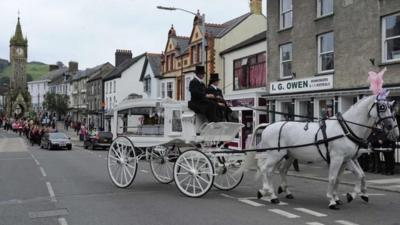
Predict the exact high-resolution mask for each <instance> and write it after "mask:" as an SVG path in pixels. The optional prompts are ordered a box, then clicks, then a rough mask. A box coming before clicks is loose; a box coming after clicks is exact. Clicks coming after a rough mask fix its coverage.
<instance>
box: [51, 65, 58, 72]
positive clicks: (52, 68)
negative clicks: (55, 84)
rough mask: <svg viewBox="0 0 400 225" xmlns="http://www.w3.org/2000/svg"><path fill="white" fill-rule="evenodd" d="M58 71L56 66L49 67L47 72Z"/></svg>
mask: <svg viewBox="0 0 400 225" xmlns="http://www.w3.org/2000/svg"><path fill="white" fill-rule="evenodd" d="M58 69H59V67H58V65H54V64H53V65H49V72H50V71H53V70H58Z"/></svg>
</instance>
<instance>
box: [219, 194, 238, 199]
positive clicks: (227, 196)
mask: <svg viewBox="0 0 400 225" xmlns="http://www.w3.org/2000/svg"><path fill="white" fill-rule="evenodd" d="M221 196H224V197H225V198H231V199H236V198H235V197H233V196H230V195H228V194H221Z"/></svg>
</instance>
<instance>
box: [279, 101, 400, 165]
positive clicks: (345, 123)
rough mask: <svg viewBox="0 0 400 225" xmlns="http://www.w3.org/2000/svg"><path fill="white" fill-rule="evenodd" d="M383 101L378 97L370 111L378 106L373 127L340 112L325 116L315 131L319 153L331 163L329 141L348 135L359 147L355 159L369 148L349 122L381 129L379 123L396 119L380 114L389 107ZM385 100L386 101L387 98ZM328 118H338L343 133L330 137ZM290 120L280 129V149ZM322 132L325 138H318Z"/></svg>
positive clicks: (306, 127) (372, 128)
mask: <svg viewBox="0 0 400 225" xmlns="http://www.w3.org/2000/svg"><path fill="white" fill-rule="evenodd" d="M382 101H383V100H379V99H377V100H376V101H375V102H374V104H373V105H372V106H371V108H370V109H369V111H368V116H370V113H371V110H372V109H373V108H374V106H376V107H375V108H376V110H377V115H378V120H377V121H375V124H374V126H372V127H371V126H367V125H363V124H359V123H355V122H351V121H347V120H345V119H344V118H343V116H342V114H341V113H340V112H338V113H336V119H334V118H332V119H328V118H326V117H324V118H323V119H321V120H320V121H319V128H318V130H317V132H316V133H315V142H314V143H313V144H312V145H315V146H316V147H317V149H318V153H319V154H320V156H321V157H322V158H323V159H324V160H325V161H326V162H327V163H328V164H329V163H330V153H329V142H330V141H333V140H336V139H339V138H343V137H347V138H348V139H349V140H351V141H352V142H353V143H355V144H356V145H357V146H358V147H357V151H356V153H355V154H354V156H353V159H355V158H356V157H357V155H358V153H359V151H360V149H361V148H368V142H367V141H366V140H365V139H363V138H360V137H358V136H357V134H356V133H354V131H353V130H352V129H351V127H350V125H349V124H353V125H357V126H361V127H365V128H368V129H371V130H372V131H374V130H379V129H380V128H378V127H377V125H379V124H381V123H382V122H384V121H385V120H387V119H392V120H394V119H395V117H394V114H392V115H391V116H386V117H381V116H380V113H381V112H385V111H386V110H387V109H388V107H387V104H383V103H381V102H382ZM385 102H386V100H385ZM326 120H337V121H338V123H339V125H340V127H341V128H342V130H343V134H342V135H337V136H334V137H331V138H328V137H327V134H326ZM288 122H289V121H286V122H284V123H283V124H282V126H281V127H280V129H279V136H278V148H277V150H278V151H279V150H280V149H281V144H280V142H281V134H282V130H283V127H284V126H285V125H286V124H287V123H288ZM396 127H397V125H395V126H394V127H392V129H395V128H396ZM304 129H305V130H307V129H308V122H307V124H306V126H305V127H304ZM320 132H321V133H322V138H323V139H322V140H318V136H319V133H320ZM321 144H324V146H325V150H326V154H325V156H324V154H323V153H322V151H321V148H320V145H321ZM310 145H311V144H310Z"/></svg>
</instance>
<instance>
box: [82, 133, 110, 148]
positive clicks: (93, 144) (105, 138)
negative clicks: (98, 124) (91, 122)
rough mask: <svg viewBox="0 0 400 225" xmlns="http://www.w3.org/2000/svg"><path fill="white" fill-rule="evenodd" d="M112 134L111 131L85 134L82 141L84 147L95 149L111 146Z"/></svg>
mask: <svg viewBox="0 0 400 225" xmlns="http://www.w3.org/2000/svg"><path fill="white" fill-rule="evenodd" d="M112 141H113V135H112V133H111V132H105V131H97V132H96V133H95V134H92V135H87V136H86V137H85V139H84V142H83V147H84V148H85V149H88V148H89V149H91V150H93V149H95V148H97V147H100V148H103V149H107V148H109V147H110V146H111V143H112Z"/></svg>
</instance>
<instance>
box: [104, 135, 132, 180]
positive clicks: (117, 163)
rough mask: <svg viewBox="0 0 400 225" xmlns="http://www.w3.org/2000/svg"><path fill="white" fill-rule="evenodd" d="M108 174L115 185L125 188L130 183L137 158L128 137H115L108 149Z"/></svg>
mask: <svg viewBox="0 0 400 225" xmlns="http://www.w3.org/2000/svg"><path fill="white" fill-rule="evenodd" d="M107 166H108V174H109V175H110V178H111V181H112V182H113V183H114V185H115V186H117V187H120V188H126V187H128V186H129V185H131V184H132V182H133V180H134V179H135V176H136V172H137V158H136V153H135V150H134V147H133V143H132V142H131V140H129V138H127V137H124V136H121V137H117V138H116V139H115V140H114V141H113V143H112V144H111V146H110V149H109V151H108V159H107Z"/></svg>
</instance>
